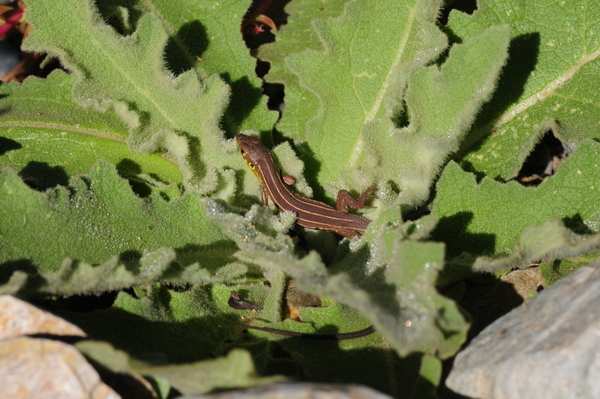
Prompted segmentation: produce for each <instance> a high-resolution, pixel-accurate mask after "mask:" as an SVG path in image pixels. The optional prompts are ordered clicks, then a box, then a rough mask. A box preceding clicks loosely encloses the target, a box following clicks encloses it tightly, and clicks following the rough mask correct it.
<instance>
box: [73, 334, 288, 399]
mask: <svg viewBox="0 0 600 399" xmlns="http://www.w3.org/2000/svg"><path fill="white" fill-rule="evenodd" d="M75 346H76V347H77V349H79V350H80V351H81V352H82V353H83V354H84V355H86V356H87V357H89V358H91V359H92V360H94V361H95V362H98V363H100V364H102V365H103V366H104V367H107V368H108V369H109V370H111V371H113V372H115V373H131V374H133V375H135V376H139V375H150V376H153V377H159V378H162V379H165V380H166V381H168V382H169V383H170V384H171V386H173V387H174V388H176V389H177V390H178V391H179V392H181V393H182V394H184V395H195V394H202V393H206V392H210V391H213V390H216V389H233V388H247V387H252V386H257V385H262V384H268V383H273V382H278V381H282V378H281V377H260V376H258V375H257V374H256V371H255V369H254V362H253V361H252V358H251V357H250V354H249V353H248V352H246V351H244V350H241V349H235V350H232V351H231V352H229V353H228V354H227V355H226V356H224V357H221V358H217V359H213V360H204V361H199V362H194V363H187V364H167V365H153V364H151V363H146V362H143V361H140V360H138V359H134V358H131V357H129V356H128V355H127V353H125V352H122V351H119V350H117V349H115V348H113V347H112V346H111V345H110V344H108V343H105V342H100V341H89V340H86V341H82V342H78V343H77V344H76V345H75Z"/></svg>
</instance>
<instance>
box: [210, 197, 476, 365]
mask: <svg viewBox="0 0 600 399" xmlns="http://www.w3.org/2000/svg"><path fill="white" fill-rule="evenodd" d="M209 209H211V212H210V213H211V215H213V217H214V220H215V221H216V222H217V223H218V224H219V225H220V226H222V228H223V231H224V232H225V234H227V236H228V237H230V238H231V239H233V240H234V241H235V242H236V243H237V245H238V246H239V248H240V251H239V252H238V253H237V254H236V257H237V258H238V259H239V260H240V261H244V262H250V263H252V264H255V265H258V266H259V267H261V268H263V269H264V270H267V271H272V270H276V271H284V272H285V273H286V274H288V275H289V276H291V277H292V278H293V279H295V280H296V282H297V284H298V286H299V288H300V289H302V290H305V291H307V292H309V293H313V294H316V295H327V296H331V297H332V298H333V299H335V300H336V301H338V302H340V303H342V304H345V305H348V306H351V307H352V308H354V309H357V310H358V311H360V312H361V314H362V315H363V316H364V317H365V318H367V319H368V320H370V321H371V322H372V323H373V325H374V326H375V327H376V328H377V330H378V331H379V332H380V333H381V334H382V335H383V336H384V337H385V338H386V339H387V340H389V341H390V343H391V344H392V345H393V347H394V349H395V350H396V351H397V353H398V354H400V355H406V354H409V353H411V352H416V351H419V352H428V353H435V354H438V355H440V356H442V357H446V356H449V355H452V354H453V353H455V351H456V350H458V348H459V347H460V345H461V344H462V342H463V341H464V339H465V337H466V323H465V322H464V320H463V318H462V316H461V314H460V312H459V310H458V308H457V307H456V305H455V304H454V303H453V302H452V301H451V300H450V299H446V298H444V297H442V296H441V295H439V294H438V293H437V291H436V289H435V280H436V278H437V274H438V271H439V270H440V269H441V266H442V264H443V246H442V245H441V244H436V243H420V242H416V241H404V240H402V235H401V234H399V232H398V231H397V230H390V232H389V234H388V235H389V236H390V237H386V239H384V242H391V243H392V245H391V246H390V247H389V248H388V249H387V250H386V254H387V256H386V258H385V260H386V269H385V272H383V269H381V268H380V269H379V270H378V271H376V272H374V273H373V274H371V275H367V274H366V273H365V263H366V260H367V259H368V256H369V254H368V250H367V249H366V248H363V249H362V250H360V251H358V252H356V253H351V254H350V255H347V256H346V257H345V258H344V259H343V260H341V261H340V262H338V263H337V264H336V265H334V266H332V268H331V269H332V271H331V272H330V271H328V270H327V269H326V268H325V266H324V265H323V263H322V262H321V260H320V258H319V256H318V255H317V254H316V253H315V252H310V253H309V254H308V255H306V256H305V257H303V258H299V257H297V256H296V255H294V254H293V253H292V252H291V251H290V249H289V247H287V245H286V243H285V241H284V240H283V239H280V240H279V241H277V238H276V237H270V236H267V235H265V234H263V233H260V232H259V231H257V230H255V229H253V227H252V225H251V221H250V220H248V219H244V218H242V217H241V216H235V215H233V214H223V213H221V212H222V210H219V209H218V208H216V207H210V206H209ZM249 231H252V232H253V233H252V234H248V232H249ZM379 245H385V244H384V243H381V244H379Z"/></svg>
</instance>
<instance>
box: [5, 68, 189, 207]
mask: <svg viewBox="0 0 600 399" xmlns="http://www.w3.org/2000/svg"><path fill="white" fill-rule="evenodd" d="M74 82H75V78H74V76H73V75H67V74H65V73H64V72H62V71H54V72H53V73H52V74H50V76H48V77H47V78H46V79H38V78H35V77H30V78H29V79H27V80H26V81H25V82H23V83H22V84H20V85H17V84H7V85H3V86H1V87H0V110H2V111H0V166H10V167H12V168H15V169H18V170H19V174H20V175H21V177H23V178H24V179H26V180H27V182H28V183H29V184H31V185H33V186H36V187H38V188H48V187H52V186H54V185H56V184H63V185H66V184H68V176H70V175H76V174H81V173H85V172H87V171H88V170H90V168H91V167H92V166H93V165H94V164H95V163H96V162H97V161H98V160H99V159H103V160H106V161H109V162H111V163H113V164H115V165H116V166H117V169H118V170H119V173H120V174H121V175H123V176H126V177H129V178H132V179H133V180H137V181H138V182H139V183H140V184H142V183H144V184H149V185H153V186H155V187H160V188H162V189H168V190H169V194H171V195H175V194H176V191H177V190H173V187H171V188H169V187H168V184H169V183H178V182H180V181H181V173H180V172H179V170H178V169H177V167H176V165H175V164H173V162H171V161H169V160H168V159H165V158H163V157H161V156H159V155H156V154H141V153H137V152H132V151H131V150H129V148H128V146H127V144H126V142H125V138H126V136H127V128H126V126H125V125H124V124H123V123H122V122H121V120H120V119H119V118H118V117H117V116H116V115H115V114H114V113H111V112H104V113H101V112H98V111H96V110H94V109H91V108H83V107H81V106H80V105H79V104H78V103H77V102H75V101H74V100H73V98H72V90H73V85H74Z"/></svg>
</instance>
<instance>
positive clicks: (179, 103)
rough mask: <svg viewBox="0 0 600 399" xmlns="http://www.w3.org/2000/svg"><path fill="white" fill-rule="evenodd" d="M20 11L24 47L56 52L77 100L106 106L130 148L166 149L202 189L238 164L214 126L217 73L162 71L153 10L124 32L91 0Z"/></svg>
mask: <svg viewBox="0 0 600 399" xmlns="http://www.w3.org/2000/svg"><path fill="white" fill-rule="evenodd" d="M66 9H68V10H69V13H68V14H65V13H64V10H66ZM26 17H27V20H28V22H30V23H31V25H32V30H31V34H29V35H28V36H27V39H26V40H25V42H24V44H23V47H24V48H25V49H27V50H30V51H39V52H43V51H47V52H49V53H51V54H53V55H58V56H59V57H60V59H61V61H62V62H63V64H64V65H65V66H66V67H67V68H69V69H70V70H72V71H73V72H74V73H75V75H76V77H77V82H76V84H75V88H74V90H73V94H74V96H75V97H76V99H77V100H78V101H79V102H80V103H81V104H83V105H85V106H91V107H94V108H97V109H99V110H107V109H109V108H111V109H113V110H114V111H115V112H116V113H117V114H118V115H119V116H120V117H121V118H122V119H123V121H124V122H125V123H126V125H127V126H128V128H129V130H130V135H129V142H130V143H131V144H132V145H133V146H134V147H135V148H137V149H141V150H145V151H154V150H157V149H159V148H163V149H166V150H168V151H169V152H170V155H171V156H172V157H173V158H174V159H176V160H177V162H178V164H179V166H180V168H181V169H182V172H183V174H184V178H185V182H186V183H188V184H189V185H190V186H191V187H194V188H195V189H197V190H200V191H202V192H210V191H214V190H215V189H216V188H217V185H218V180H217V169H219V168H221V167H223V166H225V165H233V166H237V167H238V168H240V169H241V168H242V161H241V160H240V159H239V158H240V157H239V155H238V154H237V152H236V151H235V149H234V148H230V150H231V152H230V154H229V155H226V154H225V153H224V151H223V148H224V145H225V142H224V141H223V137H222V134H221V131H220V129H219V121H220V119H221V116H222V113H223V111H224V109H225V107H226V105H227V101H228V96H229V89H228V87H227V85H225V84H224V83H223V82H222V81H221V80H220V79H219V78H218V77H216V76H212V77H209V78H207V79H205V80H199V78H198V76H197V75H196V73H195V72H194V71H188V72H186V73H183V74H181V75H180V76H178V77H177V79H173V78H172V77H171V76H169V74H167V73H166V71H165V69H164V65H163V52H164V49H165V45H166V42H167V33H166V32H165V31H164V28H163V26H162V25H161V22H160V20H159V19H158V18H157V17H156V16H154V15H152V14H145V15H143V16H142V17H141V18H140V19H139V21H138V25H137V30H136V32H135V33H134V34H132V35H131V36H128V37H122V36H120V35H118V34H117V33H116V32H115V31H114V30H113V29H112V28H111V27H109V26H108V25H106V24H104V22H103V21H102V20H101V19H100V17H99V15H98V13H97V10H96V9H95V7H94V6H93V4H92V1H91V0H82V1H78V2H75V3H73V2H71V1H67V0H61V1H59V2H54V3H53V4H52V5H51V6H49V5H48V3H46V2H44V1H40V0H32V1H30V2H29V4H28V8H27V14H26ZM225 147H227V146H225ZM229 147H232V146H231V145H230V146H229ZM234 153H235V154H234Z"/></svg>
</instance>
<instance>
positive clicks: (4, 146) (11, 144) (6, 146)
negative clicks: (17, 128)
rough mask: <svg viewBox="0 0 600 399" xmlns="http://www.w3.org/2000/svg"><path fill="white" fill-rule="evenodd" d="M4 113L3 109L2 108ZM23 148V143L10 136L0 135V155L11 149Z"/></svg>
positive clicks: (0, 111)
mask: <svg viewBox="0 0 600 399" xmlns="http://www.w3.org/2000/svg"><path fill="white" fill-rule="evenodd" d="M0 115H2V110H0ZM21 148H23V146H22V145H21V143H19V142H18V141H14V140H11V139H9V138H8V137H0V156H1V155H4V154H6V153H7V152H9V151H15V150H19V149H21Z"/></svg>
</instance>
